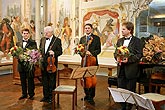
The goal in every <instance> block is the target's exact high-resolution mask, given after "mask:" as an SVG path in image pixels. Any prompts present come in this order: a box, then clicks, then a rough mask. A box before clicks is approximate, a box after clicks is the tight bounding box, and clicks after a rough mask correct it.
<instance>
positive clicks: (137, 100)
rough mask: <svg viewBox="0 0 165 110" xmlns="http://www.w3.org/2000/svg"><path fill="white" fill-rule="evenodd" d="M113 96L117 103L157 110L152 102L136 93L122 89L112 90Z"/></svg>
mask: <svg viewBox="0 0 165 110" xmlns="http://www.w3.org/2000/svg"><path fill="white" fill-rule="evenodd" d="M108 89H109V90H110V92H111V95H112V97H113V99H114V101H115V102H127V103H131V104H135V105H136V106H140V107H143V108H145V109H148V110H155V108H154V105H153V104H152V101H151V100H149V99H147V98H145V97H143V96H141V95H139V94H136V93H134V92H131V91H129V90H126V89H122V88H110V87H108Z"/></svg>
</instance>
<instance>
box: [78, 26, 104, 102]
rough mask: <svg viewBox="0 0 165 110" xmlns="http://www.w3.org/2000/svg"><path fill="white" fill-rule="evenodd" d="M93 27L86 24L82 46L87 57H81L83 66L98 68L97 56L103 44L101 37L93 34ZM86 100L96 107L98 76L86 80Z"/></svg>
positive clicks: (81, 40) (81, 41)
mask: <svg viewBox="0 0 165 110" xmlns="http://www.w3.org/2000/svg"><path fill="white" fill-rule="evenodd" d="M92 31H93V27H92V24H85V26H84V32H85V35H84V36H83V37H81V39H80V44H84V45H85V55H83V56H81V57H82V61H81V66H82V67H87V66H98V59H97V55H98V54H99V53H100V52H101V43H100V37H99V36H96V35H94V34H93V33H92ZM83 80H84V82H83V83H84V84H83V85H84V86H83V87H84V92H85V95H86V96H85V97H84V100H85V101H87V102H89V103H90V104H91V105H94V104H95V102H94V100H93V98H94V97H95V88H96V76H95V75H94V76H91V77H87V78H84V79H83Z"/></svg>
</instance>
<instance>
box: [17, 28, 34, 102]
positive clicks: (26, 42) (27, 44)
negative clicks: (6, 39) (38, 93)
mask: <svg viewBox="0 0 165 110" xmlns="http://www.w3.org/2000/svg"><path fill="white" fill-rule="evenodd" d="M22 36H23V39H22V41H19V42H17V44H16V45H17V46H19V47H22V48H23V50H24V51H26V48H28V49H37V43H36V42H35V41H34V40H32V39H30V31H29V29H23V30H22ZM24 63H25V62H24V61H23V62H22V61H20V60H19V59H18V71H19V74H20V80H21V86H22V96H21V97H20V98H19V100H21V99H24V98H27V94H29V96H30V97H29V99H33V96H34V94H35V93H34V89H35V86H34V71H33V70H34V69H32V71H31V70H27V67H26V66H25V65H24ZM31 73H32V74H31ZM26 80H27V81H26ZM27 82H28V84H27ZM27 90H28V92H27Z"/></svg>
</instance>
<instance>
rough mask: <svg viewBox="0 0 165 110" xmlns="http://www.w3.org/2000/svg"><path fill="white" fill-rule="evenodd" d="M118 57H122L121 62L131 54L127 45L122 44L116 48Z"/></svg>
mask: <svg viewBox="0 0 165 110" xmlns="http://www.w3.org/2000/svg"><path fill="white" fill-rule="evenodd" d="M116 54H117V57H119V58H120V62H119V63H121V61H122V60H123V59H125V58H127V57H129V56H130V51H129V49H128V48H127V47H126V46H120V47H117V48H116Z"/></svg>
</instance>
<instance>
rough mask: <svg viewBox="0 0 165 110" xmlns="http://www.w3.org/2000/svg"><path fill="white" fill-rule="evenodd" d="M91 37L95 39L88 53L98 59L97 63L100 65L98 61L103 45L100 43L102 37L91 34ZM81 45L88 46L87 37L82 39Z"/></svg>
mask: <svg viewBox="0 0 165 110" xmlns="http://www.w3.org/2000/svg"><path fill="white" fill-rule="evenodd" d="M91 37H93V40H92V43H91V44H90V45H89V49H88V51H90V52H91V54H92V55H93V56H94V57H96V63H97V65H98V59H97V55H98V54H99V53H100V52H101V43H100V37H98V36H96V35H94V34H91ZM80 44H84V45H86V44H87V39H86V36H83V37H81V39H80Z"/></svg>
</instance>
